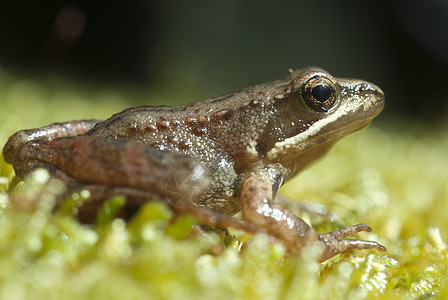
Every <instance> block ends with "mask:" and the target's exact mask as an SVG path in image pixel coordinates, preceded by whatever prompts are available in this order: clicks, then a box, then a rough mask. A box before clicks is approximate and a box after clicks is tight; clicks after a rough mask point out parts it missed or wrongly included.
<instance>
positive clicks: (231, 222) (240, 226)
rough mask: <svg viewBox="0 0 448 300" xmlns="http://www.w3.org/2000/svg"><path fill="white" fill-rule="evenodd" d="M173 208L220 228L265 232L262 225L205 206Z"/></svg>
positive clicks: (205, 223) (203, 222)
mask: <svg viewBox="0 0 448 300" xmlns="http://www.w3.org/2000/svg"><path fill="white" fill-rule="evenodd" d="M173 210H174V211H175V212H176V213H179V214H189V215H192V216H194V217H195V218H196V219H197V220H198V222H199V223H200V224H202V225H208V226H213V227H218V228H223V229H225V228H228V227H230V228H233V229H236V230H241V231H244V232H247V233H251V234H257V233H262V232H265V231H264V230H263V229H261V228H260V227H257V226H255V225H253V224H250V223H244V222H241V221H239V220H237V219H235V218H232V217H230V216H227V215H224V214H221V213H219V212H216V211H213V210H210V209H207V208H205V207H199V206H189V207H176V206H173Z"/></svg>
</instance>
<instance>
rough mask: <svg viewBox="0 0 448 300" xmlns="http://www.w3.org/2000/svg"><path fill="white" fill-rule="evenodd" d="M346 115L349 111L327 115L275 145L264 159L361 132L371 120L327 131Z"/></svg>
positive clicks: (276, 157)
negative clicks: (306, 128)
mask: <svg viewBox="0 0 448 300" xmlns="http://www.w3.org/2000/svg"><path fill="white" fill-rule="evenodd" d="M348 113H349V111H348V110H347V111H345V112H344V113H339V114H334V115H329V116H328V117H327V118H325V119H322V120H320V121H317V122H316V123H314V124H313V125H311V126H310V127H309V128H308V130H306V131H304V132H302V133H300V134H298V135H296V136H293V137H290V138H287V139H285V140H283V141H281V142H277V143H275V145H274V147H273V148H272V149H271V150H269V151H268V152H267V153H266V158H267V159H269V160H271V161H272V160H276V159H278V158H279V157H281V156H282V155H287V154H291V153H297V152H304V151H307V150H309V149H310V148H311V147H313V146H315V145H317V144H323V143H325V142H329V141H331V140H335V139H339V138H341V137H344V136H345V135H347V134H349V133H352V132H355V131H358V130H361V129H363V128H365V127H367V126H368V125H369V124H370V122H371V121H372V119H373V116H372V117H370V118H363V119H359V120H356V121H352V122H350V123H347V124H346V125H345V126H344V125H341V126H340V127H339V128H337V129H334V130H328V126H331V125H332V124H335V123H337V120H338V119H341V118H346V117H347V116H346V114H348Z"/></svg>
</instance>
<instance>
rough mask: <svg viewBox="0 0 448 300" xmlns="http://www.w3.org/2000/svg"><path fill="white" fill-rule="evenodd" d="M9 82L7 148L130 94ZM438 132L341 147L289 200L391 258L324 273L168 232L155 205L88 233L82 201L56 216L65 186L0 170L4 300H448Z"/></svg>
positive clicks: (269, 251) (443, 147) (236, 239)
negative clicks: (21, 132) (18, 137)
mask: <svg viewBox="0 0 448 300" xmlns="http://www.w3.org/2000/svg"><path fill="white" fill-rule="evenodd" d="M0 75H1V76H0V81H1V85H2V89H1V92H0V93H1V95H0V96H1V97H2V99H5V101H2V104H1V106H2V109H1V110H0V120H1V124H0V126H1V127H0V141H1V143H0V144H2V145H3V144H4V142H6V138H7V137H8V136H9V135H10V134H12V133H13V132H14V131H16V130H18V129H22V128H27V127H32V126H39V125H44V124H47V123H49V122H52V121H56V120H59V121H63V120H64V119H73V118H77V117H79V118H89V117H106V116H107V115H110V114H111V113H113V112H114V111H117V110H119V109H121V108H122V107H125V106H126V105H127V103H126V102H125V101H124V100H123V99H124V98H125V96H123V95H121V92H120V91H111V90H109V91H107V93H106V92H104V91H97V90H92V91H90V90H88V89H87V90H86V89H84V88H81V87H76V86H71V85H67V84H65V83H62V84H58V85H56V87H54V86H50V87H48V86H47V85H46V84H44V83H42V82H37V81H33V80H27V79H14V78H11V77H8V76H7V75H6V74H0ZM105 94H108V95H111V99H114V100H111V101H109V99H108V98H107V97H105V96H104V95H105ZM112 96H113V97H112ZM56 98H59V99H58V100H61V102H59V101H57V100H55V99H56ZM48 99H49V101H47V100H48ZM92 99H95V100H98V102H95V103H90V100H92ZM29 101H31V102H32V103H33V104H28V103H30V102H29ZM36 103H37V104H36ZM67 107H68V108H67ZM445 126H446V124H445ZM442 129H443V127H442V126H441V127H440V129H439V130H437V129H435V128H431V129H421V130H420V132H419V134H418V135H417V134H413V133H412V132H409V131H406V132H404V131H402V130H400V126H397V125H396V124H392V123H386V122H384V123H383V124H382V125H381V127H370V128H369V129H367V130H366V131H364V132H362V133H359V134H355V135H353V136H350V137H347V138H346V139H344V140H342V141H341V142H340V143H339V144H338V145H337V146H336V147H335V148H334V149H333V150H332V152H331V153H330V154H329V155H328V156H327V157H326V158H325V159H324V160H323V161H322V162H319V163H318V164H316V165H315V166H313V167H312V168H310V169H309V170H307V171H305V172H304V173H302V174H301V175H300V176H298V177H297V178H296V179H295V180H293V181H292V182H290V183H288V184H287V185H286V186H285V187H284V188H283V189H282V191H281V192H282V194H283V195H284V196H286V197H287V198H290V199H299V200H300V201H302V202H308V201H312V202H314V203H322V204H324V205H326V206H328V207H329V208H330V209H331V211H332V212H334V213H335V214H336V215H337V216H338V219H336V221H335V222H331V221H329V219H328V218H323V217H321V216H317V215H313V214H306V213H303V212H302V213H300V216H301V217H302V218H303V219H305V220H307V221H308V222H310V223H312V224H313V226H315V227H316V228H317V229H318V230H320V231H322V232H324V231H328V230H333V229H336V228H341V227H343V226H346V225H352V224H355V223H361V222H365V223H367V224H369V225H370V226H371V227H372V228H373V229H374V231H373V233H369V234H366V233H362V234H359V237H360V238H363V239H369V240H376V241H378V242H380V243H382V244H383V245H385V246H386V247H387V248H388V253H387V254H380V253H378V252H372V251H353V252H350V253H347V254H344V255H340V256H337V257H335V258H333V259H331V260H329V261H327V262H325V263H323V264H319V263H316V262H314V260H313V259H312V258H313V254H314V251H313V249H309V250H308V251H304V253H303V254H302V255H301V256H298V257H293V258H288V259H285V258H284V257H283V253H284V249H283V248H282V247H281V246H280V245H271V244H269V242H268V240H267V238H266V237H264V236H255V237H250V238H249V239H247V236H246V235H241V234H240V233H235V232H232V234H231V235H229V234H228V233H225V232H222V231H211V230H209V231H205V233H204V234H199V235H198V234H196V235H195V234H192V232H191V228H192V225H193V224H195V220H194V219H192V218H190V217H183V218H179V219H177V220H176V221H174V222H172V221H171V212H170V211H169V210H168V209H167V208H166V207H165V206H164V205H163V204H162V203H157V202H154V203H148V204H147V205H145V206H144V207H142V208H141V210H140V211H139V212H138V213H137V215H136V216H135V217H134V219H132V220H131V221H130V222H128V223H125V222H124V221H122V220H121V219H116V218H114V214H115V213H116V211H117V210H118V209H119V208H120V207H121V206H122V205H123V204H124V199H123V198H120V197H115V198H112V199H110V200H109V201H108V202H106V203H105V205H104V207H103V208H102V211H101V213H100V215H99V216H98V219H97V223H96V224H95V225H91V226H86V225H81V224H80V223H79V222H78V221H77V220H76V218H75V217H74V215H73V213H74V212H76V208H77V206H78V205H80V204H81V203H82V200H83V198H85V195H83V194H75V195H74V196H73V197H72V199H69V201H68V202H66V204H65V205H64V206H63V207H62V208H60V209H59V210H58V211H56V212H54V213H52V211H53V207H54V201H55V200H54V199H55V195H56V194H57V193H58V192H59V191H60V188H61V186H60V183H59V182H58V181H56V180H53V179H51V178H49V176H48V174H46V172H45V171H42V170H39V171H37V172H35V173H33V174H32V175H30V176H29V177H28V178H27V179H26V180H25V182H20V181H17V180H16V181H13V171H12V169H11V167H10V166H9V165H8V164H6V163H5V162H4V161H3V160H2V159H0V265H1V266H2V267H1V268H0V282H1V283H2V284H1V285H0V295H1V296H0V297H1V298H2V299H74V298H75V299H148V298H156V299H157V298H161V299H178V298H191V299H199V298H201V299H227V298H228V299H234V298H239V299H242V298H244V299H251V298H257V299H313V298H331V299H366V298H367V299H371V298H379V299H407V298H410V297H428V296H436V297H439V298H447V297H448V285H447V284H446V281H447V279H446V278H447V265H448V264H447V263H448V262H447V248H446V235H447V231H448V218H446V216H447V215H448V208H447V205H446V202H447V201H448V186H447V184H446V183H447V182H448V172H447V171H446V170H447V169H448V157H447V156H446V153H447V150H448V149H447V148H448V134H446V132H444V131H443V130H442ZM7 190H9V192H7ZM243 241H244V242H243Z"/></svg>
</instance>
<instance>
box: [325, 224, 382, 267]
mask: <svg viewBox="0 0 448 300" xmlns="http://www.w3.org/2000/svg"><path fill="white" fill-rule="evenodd" d="M361 231H365V232H371V231H372V228H370V227H369V226H367V225H366V224H357V225H354V226H350V227H347V228H344V229H340V230H334V231H330V232H327V233H324V234H321V235H320V239H321V241H322V242H323V243H324V250H323V252H322V254H321V256H320V261H325V260H327V259H329V258H331V257H333V256H335V255H337V254H341V253H344V252H346V251H348V250H352V249H358V250H362V249H376V250H378V251H380V252H386V251H387V250H386V248H385V247H384V246H382V245H380V244H378V243H377V242H372V241H363V240H343V238H346V237H352V236H354V235H355V234H357V233H358V232H361Z"/></svg>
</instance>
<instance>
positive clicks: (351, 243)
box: [339, 240, 387, 252]
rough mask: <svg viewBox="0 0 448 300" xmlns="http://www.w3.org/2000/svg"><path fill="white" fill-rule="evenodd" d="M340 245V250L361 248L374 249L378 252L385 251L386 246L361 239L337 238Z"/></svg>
mask: <svg viewBox="0 0 448 300" xmlns="http://www.w3.org/2000/svg"><path fill="white" fill-rule="evenodd" d="M339 243H340V246H342V248H343V250H342V252H345V251H347V250H353V249H356V250H363V249H375V250H378V251H380V252H387V249H386V247H384V246H383V245H381V244H378V243H377V242H373V241H363V240H339Z"/></svg>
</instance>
